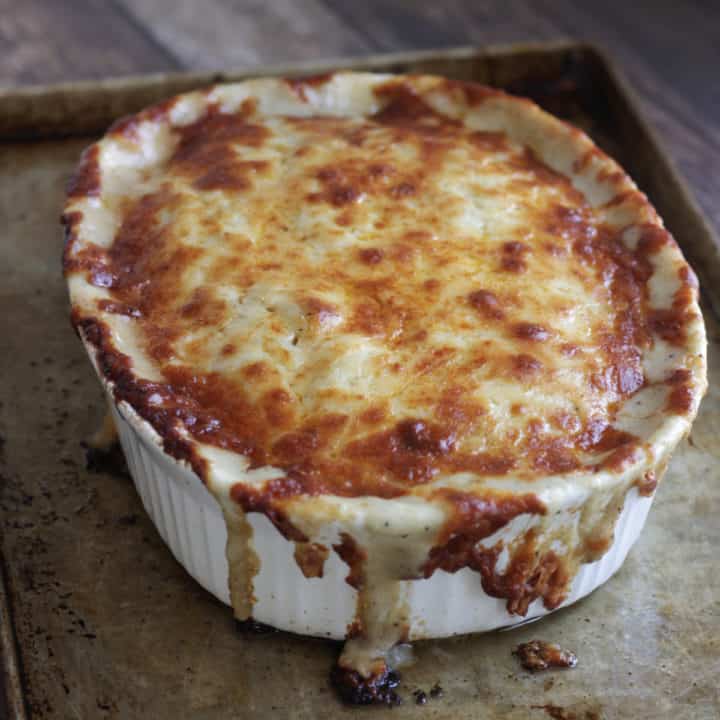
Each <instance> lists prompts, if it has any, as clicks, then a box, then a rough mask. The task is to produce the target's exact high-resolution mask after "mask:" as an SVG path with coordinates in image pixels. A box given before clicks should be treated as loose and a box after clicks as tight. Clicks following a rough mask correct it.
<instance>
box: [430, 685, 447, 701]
mask: <svg viewBox="0 0 720 720" xmlns="http://www.w3.org/2000/svg"><path fill="white" fill-rule="evenodd" d="M444 694H445V691H444V690H443V689H442V687H441V686H440V683H435V684H434V685H433V686H432V687H431V688H430V697H431V698H432V699H433V700H435V699H436V698H440V697H442V696H443V695H444Z"/></svg>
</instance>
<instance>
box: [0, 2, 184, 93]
mask: <svg viewBox="0 0 720 720" xmlns="http://www.w3.org/2000/svg"><path fill="white" fill-rule="evenodd" d="M179 67H180V65H179V63H178V61H177V60H176V59H175V57H174V56H173V55H172V54H171V53H169V52H168V51H166V50H165V49H163V48H162V47H160V46H159V45H157V44H156V43H155V42H154V41H153V40H152V38H151V37H150V36H147V35H145V34H144V33H143V31H142V29H141V28H138V27H137V26H136V25H135V24H134V23H133V22H132V21H131V20H129V19H128V18H127V17H126V16H125V15H124V14H123V13H122V12H118V10H117V9H116V8H115V7H114V6H113V4H112V3H111V2H105V1H104V0H63V2H54V1H53V0H23V1H22V2H16V1H15V0H0V84H2V85H23V84H29V83H51V82H57V81H63V80H68V79H73V80H79V79H99V78H103V77H108V76H110V75H129V74H135V73H143V72H149V71H163V70H175V69H178V68H179Z"/></svg>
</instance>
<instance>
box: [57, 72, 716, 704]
mask: <svg viewBox="0 0 720 720" xmlns="http://www.w3.org/2000/svg"><path fill="white" fill-rule="evenodd" d="M64 223H65V226H66V234H67V242H66V246H65V253H64V268H65V273H66V276H67V279H68V283H69V286H70V292H71V298H72V304H73V322H74V324H75V327H76V328H77V330H78V332H79V334H80V335H81V337H82V339H83V341H84V343H85V344H86V347H87V348H88V350H89V352H90V353H91V354H92V356H93V360H94V362H95V365H96V368H97V369H98V372H99V374H100V376H101V377H102V379H103V381H104V382H105V383H106V388H107V389H108V390H109V391H110V392H111V393H112V395H113V398H114V400H115V402H116V404H117V405H118V407H119V408H120V412H121V415H122V416H123V417H124V418H125V419H124V420H123V422H127V423H128V426H127V428H126V429H127V431H128V433H129V435H128V437H131V436H132V437H135V436H136V435H137V436H140V437H142V439H143V442H146V443H150V444H151V445H152V444H154V445H155V446H156V447H155V448H154V449H155V450H157V451H158V452H161V453H164V455H163V460H164V461H168V462H167V465H168V467H172V459H174V460H177V461H179V462H180V463H182V464H183V465H184V467H185V469H187V468H191V469H192V470H193V471H194V473H195V474H196V475H197V476H198V477H199V478H200V479H201V480H202V482H203V483H204V484H205V486H206V487H207V490H208V491H209V492H210V493H211V494H212V495H213V496H214V497H215V499H216V500H217V501H218V504H219V506H220V509H221V512H222V521H223V522H224V523H225V527H226V530H227V545H226V555H227V561H228V562H227V566H228V568H229V570H228V572H229V578H228V588H229V599H230V602H231V603H232V605H233V608H234V612H235V615H236V617H237V619H238V620H239V621H241V622H245V621H249V620H250V619H251V618H255V619H256V620H257V621H258V622H262V623H266V624H269V625H272V626H273V627H277V628H279V629H284V630H291V631H295V632H301V633H306V634H314V635H323V636H324V635H329V636H331V637H335V638H338V639H340V638H342V639H344V640H346V643H345V646H344V649H343V651H342V653H341V654H340V657H339V658H338V662H337V665H336V667H335V669H334V670H333V673H332V680H333V682H334V684H335V686H336V687H337V688H338V692H339V693H340V696H341V697H342V698H343V699H345V700H346V701H348V702H354V703H384V704H392V703H394V702H395V701H396V699H397V695H396V691H395V688H396V686H397V682H398V676H397V672H396V671H397V670H398V668H399V667H400V665H401V662H400V661H399V659H398V658H399V657H400V655H401V653H400V652H399V648H402V647H403V646H404V645H405V644H406V643H408V642H410V641H412V640H415V639H420V638H424V637H441V636H446V635H452V634H457V633H459V632H468V631H473V630H482V629H490V628H492V627H499V626H501V625H507V624H510V623H513V622H519V621H520V620H521V619H522V618H524V617H526V616H527V615H532V616H535V615H538V614H542V613H546V612H549V611H551V610H554V609H556V608H559V607H560V606H562V605H563V604H564V603H566V602H569V601H574V600H576V599H578V596H577V594H575V595H573V580H574V578H575V577H576V576H577V575H578V573H582V572H583V571H584V568H586V567H587V564H588V563H591V562H593V561H595V560H598V559H599V558H601V557H609V555H608V554H612V553H613V552H615V551H616V550H617V548H616V547H615V545H614V543H615V540H616V537H615V528H616V523H617V519H618V517H619V516H620V515H621V513H622V512H623V509H624V508H626V509H627V511H628V513H632V512H634V508H637V507H641V504H642V503H645V502H649V499H648V498H649V496H650V495H652V492H653V490H654V488H655V486H656V484H657V481H658V480H659V479H660V477H661V476H662V472H663V470H664V468H665V466H666V464H667V461H668V457H669V452H670V451H671V450H672V449H673V448H674V446H675V445H676V444H677V442H678V441H679V439H680V437H681V436H682V435H683V434H684V433H685V432H687V430H688V429H689V426H690V422H691V421H692V419H693V417H694V415H695V413H696V412H697V407H698V403H699V399H700V397H701V395H702V393H703V392H704V390H705V386H706V380H705V355H704V352H705V351H704V328H703V324H702V319H701V316H700V312H699V308H698V305H697V296H698V290H697V283H696V280H695V278H694V275H693V274H692V271H691V270H690V268H689V267H688V265H687V263H686V262H685V261H684V259H683V257H682V255H681V253H680V251H679V248H678V247H677V245H676V243H675V241H674V240H673V238H672V237H671V236H670V234H669V233H668V232H667V231H666V230H665V229H664V228H663V226H662V222H661V221H660V219H659V218H658V216H657V214H656V213H655V211H654V210H653V208H652V207H651V206H650V205H649V203H648V201H647V199H646V198H645V197H644V196H643V195H642V194H641V193H640V192H639V191H638V190H637V189H636V188H635V186H634V185H633V183H632V181H631V180H630V179H629V178H628V177H627V176H626V175H625V174H624V173H623V172H622V171H621V170H620V168H619V167H618V166H617V165H616V164H615V163H614V162H613V161H612V160H611V159H610V158H609V157H607V156H605V155H604V154H603V153H602V152H601V151H599V150H598V149H597V148H596V147H595V146H594V144H593V143H592V142H591V141H590V139H589V138H587V137H586V136H584V135H583V134H582V133H580V132H579V131H578V130H575V129H574V128H571V127H569V126H567V125H565V124H564V123H562V122H560V121H558V120H555V119H554V118H552V117H551V116H549V115H547V114H545V113H543V112H542V111H541V110H540V109H539V108H537V107H536V106H534V105H533V104H532V103H530V102H529V101H526V100H522V99H519V98H512V97H510V96H507V95H505V94H503V93H501V92H499V91H497V90H493V89H490V88H486V87H482V86H478V85H473V84H470V83H460V82H455V81H451V80H447V79H443V78H437V77H435V78H433V77H422V76H413V77H389V76H374V75H369V74H352V73H337V74H330V75H327V76H322V77H318V78H311V79H305V80H282V79H274V80H272V79H270V80H256V81H249V82H247V83H240V84H237V85H227V86H217V87H214V88H209V89H207V90H203V91H197V92H194V93H189V94H187V95H182V96H178V97H177V98H172V99H170V100H168V101H166V102H164V103H162V104H160V105H158V106H155V107H153V108H150V109H148V110H145V111H143V112H142V113H139V114H138V115H136V116H133V117H131V118H127V119H125V120H123V121H121V122H119V123H117V124H116V125H115V126H114V127H113V128H112V129H111V130H110V131H109V132H108V134H107V135H106V137H105V138H104V139H102V140H101V141H100V142H99V143H97V144H95V145H93V146H92V147H91V148H90V149H89V150H88V151H86V153H85V154H84V155H83V158H82V161H81V163H80V166H79V169H78V172H77V174H76V176H75V178H74V180H73V182H72V183H71V186H70V189H69V195H68V203H67V207H66V210H65V214H64ZM123 427H124V426H123ZM123 437H124V436H123ZM160 448H161V449H160ZM158 472H159V471H158ZM163 472H166V471H165V470H163ZM167 472H169V471H167ZM169 481H173V480H172V478H170V479H169ZM200 489H202V488H200ZM193 502H194V501H193ZM219 517H220V516H219V515H218V518H217V520H218V521H219ZM643 517H644V515H643ZM630 524H632V523H630ZM220 530H222V528H220V529H219V531H220ZM268 538H272V542H271V541H270V540H269V539H268ZM199 541H202V540H199ZM273 543H275V544H273ZM271 547H272V549H271ZM281 549H282V551H284V553H285V554H284V555H283V552H281ZM178 554H179V555H182V553H178ZM622 556H623V557H624V552H623V553H622ZM612 557H613V558H615V555H612ZM617 557H620V556H619V555H618V556H617ZM282 558H286V559H285V560H283V559H282ZM283 562H287V565H285V566H283V565H282V563H283ZM612 562H616V563H619V562H621V560H618V559H617V558H615V560H612ZM275 564H277V567H278V568H283V567H284V568H285V569H284V570H283V572H282V576H283V578H284V581H283V582H284V584H283V587H282V589H277V588H275V589H273V590H272V591H270V590H268V587H267V583H268V582H269V580H268V578H271V577H274V576H273V574H272V572H269V571H270V570H272V569H273V568H274V567H275ZM338 568H340V570H338ZM198 572H199V573H200V574H201V575H202V573H203V570H202V568H201V569H200V570H198ZM469 573H472V574H473V575H472V579H473V580H474V582H475V587H476V592H477V596H476V597H467V593H466V594H465V596H464V597H463V599H462V603H463V608H464V609H467V612H464V611H463V612H458V613H453V614H452V616H451V617H447V615H446V614H445V613H441V612H439V611H437V610H429V609H428V608H432V607H437V606H439V605H438V603H437V602H436V600H437V598H438V597H442V598H443V599H444V595H443V593H444V592H445V591H446V589H448V588H452V587H455V588H456V587H457V586H458V580H459V579H462V578H464V577H467V575H468V574H469ZM598 582H599V580H598V581H597V582H596V583H595V585H597V583H598ZM453 583H454V584H453ZM207 584H211V583H210V582H209V581H208V583H207ZM590 585H592V583H591V582H588V583H587V584H585V585H583V587H590ZM593 587H594V586H593ZM318 588H322V589H323V592H322V593H319V594H316V595H312V591H314V590H316V589H318ZM432 588H435V590H432ZM437 588H440V590H438V589H437ZM433 592H434V593H440V595H433V594H432V593H433ZM216 593H217V594H218V595H220V594H221V593H220V592H219V591H216ZM448 593H449V590H448ZM319 595H323V596H324V597H332V598H334V602H333V603H329V602H325V601H323V603H320V602H319V601H315V602H314V603H309V601H308V604H305V605H303V602H305V601H306V599H307V598H308V597H311V596H312V597H315V598H317V597H318V596H319ZM223 597H225V596H223ZM478 598H481V599H482V600H485V601H487V600H490V602H489V604H487V605H484V606H482V607H483V608H492V609H491V610H485V609H483V610H482V611H480V609H479V608H480V604H479V603H478ZM225 599H227V598H226V597H225ZM492 599H496V600H499V601H500V602H496V603H493V602H492ZM335 601H336V602H335ZM433 603H434V604H433ZM558 652H560V651H558ZM548 653H549V654H548ZM525 655H526V656H527V657H528V661H529V662H530V661H532V662H533V663H537V664H542V663H543V662H544V663H549V664H552V663H553V662H555V660H556V659H557V658H556V656H555V655H553V654H552V652H550V651H549V650H548V648H547V647H545V646H542V645H541V644H537V646H536V645H533V646H532V647H531V648H528V649H527V652H526V653H525ZM560 655H562V653H560ZM560 655H558V657H560Z"/></svg>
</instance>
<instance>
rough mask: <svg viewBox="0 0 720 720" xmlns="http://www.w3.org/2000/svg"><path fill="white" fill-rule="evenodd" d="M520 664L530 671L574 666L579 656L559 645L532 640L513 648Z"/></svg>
mask: <svg viewBox="0 0 720 720" xmlns="http://www.w3.org/2000/svg"><path fill="white" fill-rule="evenodd" d="M513 655H515V656H516V657H517V658H518V660H519V661H520V664H521V665H522V666H523V667H524V668H525V669H526V670H529V671H530V672H542V671H543V670H549V669H550V668H573V667H575V666H576V665H577V656H576V655H575V653H572V652H570V651H569V650H563V648H561V647H560V646H559V645H556V644H554V643H548V642H545V641H544V640H531V641H530V642H527V643H520V645H518V646H517V647H516V648H515V650H513Z"/></svg>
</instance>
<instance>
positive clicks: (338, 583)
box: [111, 401, 652, 640]
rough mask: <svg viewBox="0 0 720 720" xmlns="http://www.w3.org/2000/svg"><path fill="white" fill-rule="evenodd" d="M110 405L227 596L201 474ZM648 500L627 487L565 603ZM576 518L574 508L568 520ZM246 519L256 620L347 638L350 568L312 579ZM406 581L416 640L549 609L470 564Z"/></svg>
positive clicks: (263, 523)
mask: <svg viewBox="0 0 720 720" xmlns="http://www.w3.org/2000/svg"><path fill="white" fill-rule="evenodd" d="M111 402H112V401H111ZM112 406H113V416H114V418H115V421H116V425H117V429H118V433H119V436H120V441H121V443H122V447H123V450H124V452H125V456H126V458H127V462H128V466H129V468H130V472H131V474H132V477H133V480H134V482H135V486H136V487H137V490H138V493H139V494H140V497H141V498H142V502H143V505H144V507H145V509H146V510H147V512H148V514H149V515H150V517H151V518H152V520H153V522H154V523H155V526H156V527H157V529H158V532H159V533H160V535H161V536H162V538H163V540H164V541H165V542H166V543H167V545H168V547H169V548H170V550H171V552H172V553H173V555H174V556H175V558H176V559H177V560H178V562H180V563H181V564H182V565H183V567H184V568H185V569H186V570H187V572H188V573H189V574H190V575H191V576H192V577H193V578H195V580H197V582H199V583H200V584H201V585H202V586H203V587H204V588H205V589H206V590H208V591H209V592H211V593H212V594H213V595H215V597H217V598H218V599H219V600H221V601H222V602H224V603H227V604H229V603H230V595H229V590H228V563H227V559H226V554H225V544H226V541H227V530H226V526H225V521H224V518H223V514H222V512H221V509H220V506H219V505H218V503H217V501H216V500H215V498H214V497H213V496H212V494H211V493H210V492H209V491H208V490H207V488H206V487H205V486H204V485H203V483H202V481H201V480H200V478H198V477H197V475H195V474H194V473H193V472H192V471H191V470H189V469H188V468H187V467H185V466H183V465H182V464H181V463H179V462H178V461H176V460H175V459H174V458H172V457H170V456H169V455H167V454H166V453H165V452H164V451H163V450H162V448H161V447H160V444H159V440H158V438H157V436H156V435H155V433H154V431H153V430H152V428H151V427H150V426H149V425H148V424H147V423H145V421H143V420H142V419H141V418H139V417H138V416H137V414H136V413H135V412H134V411H133V410H132V408H130V406H129V405H127V404H126V403H121V404H120V405H119V406H117V405H115V404H114V403H113V405H112ZM651 503H652V497H643V496H642V495H640V494H639V493H638V490H637V489H636V488H635V487H633V488H631V489H630V490H629V491H628V494H627V496H626V501H625V504H624V507H623V510H622V513H621V515H620V517H619V518H618V520H617V525H616V527H615V535H614V541H613V543H612V546H611V547H610V549H609V550H608V551H607V552H606V553H605V554H604V555H603V557H602V558H601V559H600V560H598V561H596V562H592V563H587V564H584V565H582V566H581V567H580V569H579V571H578V573H577V575H576V576H575V579H574V580H573V582H572V585H571V589H570V591H569V593H568V596H567V599H566V600H565V601H564V602H563V603H562V605H561V607H565V606H567V605H570V604H572V603H574V602H576V601H578V600H580V599H581V598H583V597H585V596H586V595H588V594H589V593H591V592H592V591H593V590H595V589H596V588H597V587H599V586H600V585H602V584H603V583H604V582H606V581H607V580H608V579H609V578H610V577H611V576H612V575H613V574H614V573H615V572H616V571H617V570H618V569H619V568H620V566H621V565H622V563H623V561H624V560H625V557H626V556H627V554H628V551H629V550H630V548H631V547H632V546H633V544H634V543H635V541H636V540H637V538H638V536H639V534H640V531H641V530H642V528H643V525H644V523H645V519H646V517H647V514H648V511H649V509H650V505H651ZM569 519H570V514H568V515H567V517H564V518H562V521H564V522H567V521H569ZM248 520H249V522H250V524H251V525H252V528H253V539H252V543H253V545H254V548H255V552H256V553H257V555H258V556H259V558H260V559H261V567H260V572H259V573H258V575H257V576H256V577H255V580H254V594H255V598H256V602H255V605H254V608H253V618H254V619H255V620H257V621H259V622H263V623H266V624H268V625H271V626H273V627H276V628H279V629H281V630H287V631H289V632H295V633H301V634H304V635H315V636H322V637H332V638H337V639H342V638H344V637H345V636H346V629H347V627H348V626H349V624H350V623H351V622H352V620H353V618H354V617H355V614H356V596H357V592H356V590H354V589H353V588H352V587H351V586H350V585H348V584H347V583H346V582H345V581H344V580H345V576H346V575H347V570H348V568H347V566H346V565H345V564H344V563H343V562H342V560H340V558H339V557H338V556H337V555H336V554H335V553H330V554H329V556H328V559H327V561H326V563H325V572H324V575H323V577H322V578H306V577H305V576H304V575H303V574H302V572H301V571H300V569H299V567H298V564H297V563H296V562H295V559H294V557H293V551H294V545H293V543H291V542H289V541H288V540H286V539H285V538H284V537H283V536H282V535H281V534H280V532H278V530H276V528H275V527H274V526H273V525H272V524H271V523H270V521H269V520H268V519H267V518H266V517H265V516H264V515H261V514H259V513H249V514H248ZM528 520H529V516H528V515H522V516H519V517H517V518H516V519H515V520H513V521H512V522H511V523H510V524H509V525H508V526H507V527H505V528H503V529H502V530H501V531H499V532H498V533H496V534H495V535H493V536H491V537H490V538H487V539H486V540H485V541H483V544H484V545H487V546H488V547H490V546H492V545H493V544H494V542H495V541H496V539H498V538H499V537H503V538H504V539H505V540H506V542H508V541H510V540H511V539H512V537H513V536H517V535H520V534H522V533H524V532H525V530H526V528H527V524H528ZM559 522H561V518H560V517H558V523H559ZM406 584H407V586H408V587H407V590H408V593H407V600H408V603H409V606H410V617H411V627H410V633H409V638H408V639H410V640H419V639H423V638H441V637H447V636H450V635H457V634H462V633H469V632H481V631H487V630H493V629H496V628H500V627H504V626H509V625H513V624H518V623H521V622H525V621H527V620H530V619H533V618H538V617H540V616H542V615H545V614H547V613H548V612H549V611H548V610H547V609H546V608H545V607H544V605H543V603H542V600H536V601H535V602H534V603H532V605H531V606H530V608H529V610H528V613H527V615H526V616H524V617H522V616H519V615H510V614H509V613H508V612H507V609H506V601H505V600H504V599H498V598H494V597H490V596H489V595H487V594H486V593H485V592H484V590H483V588H482V584H481V581H480V576H479V575H478V574H477V573H475V572H473V571H472V570H469V569H467V568H466V569H463V570H460V571H458V572H456V573H446V572H444V571H442V570H438V571H436V572H435V574H434V575H433V576H432V577H431V578H429V579H426V580H425V579H420V580H412V581H408V582H407V583H406Z"/></svg>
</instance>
